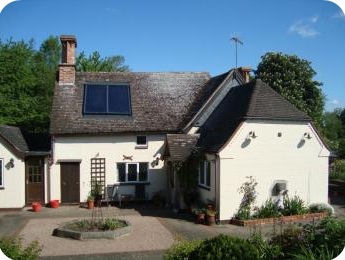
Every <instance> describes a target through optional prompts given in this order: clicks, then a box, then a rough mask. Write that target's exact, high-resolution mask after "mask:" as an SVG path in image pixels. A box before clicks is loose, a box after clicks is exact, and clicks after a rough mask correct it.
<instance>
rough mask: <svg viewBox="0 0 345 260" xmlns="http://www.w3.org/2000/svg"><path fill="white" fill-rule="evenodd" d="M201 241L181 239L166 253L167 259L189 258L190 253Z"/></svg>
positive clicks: (165, 257)
mask: <svg viewBox="0 0 345 260" xmlns="http://www.w3.org/2000/svg"><path fill="white" fill-rule="evenodd" d="M200 243H201V241H180V242H177V243H175V244H174V245H173V246H172V247H171V248H170V249H169V250H168V251H167V252H166V253H165V254H164V259H166V260H180V259H188V258H189V256H190V254H191V253H192V252H193V250H195V249H196V248H197V247H198V246H199V245H200Z"/></svg>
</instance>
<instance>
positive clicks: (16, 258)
mask: <svg viewBox="0 0 345 260" xmlns="http://www.w3.org/2000/svg"><path fill="white" fill-rule="evenodd" d="M0 249H1V251H2V252H3V253H4V254H5V255H6V256H7V257H9V258H10V259H13V260H24V259H25V260H26V259H29V260H33V259H38V256H39V254H40V253H41V251H42V248H41V246H40V245H39V243H38V241H33V242H31V243H30V244H29V245H28V246H27V247H25V248H23V247H22V238H20V237H19V238H18V237H1V238H0Z"/></svg>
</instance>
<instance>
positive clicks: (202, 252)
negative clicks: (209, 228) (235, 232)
mask: <svg viewBox="0 0 345 260" xmlns="http://www.w3.org/2000/svg"><path fill="white" fill-rule="evenodd" d="M189 259H253V260H254V259H260V258H259V252H258V250H257V249H256V248H255V246H254V245H253V244H251V243H250V241H248V240H244V239H240V238H237V237H229V236H226V235H219V236H217V237H214V238H210V239H206V240H204V241H203V242H202V243H201V244H200V245H199V246H197V247H196V248H195V249H194V250H193V251H192V252H191V254H190V257H189Z"/></svg>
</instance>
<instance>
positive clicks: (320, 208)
mask: <svg viewBox="0 0 345 260" xmlns="http://www.w3.org/2000/svg"><path fill="white" fill-rule="evenodd" d="M309 211H310V213H318V212H327V213H328V215H329V216H331V215H333V213H334V212H333V211H334V210H333V208H332V207H331V206H330V205H328V204H326V203H314V204H311V205H309Z"/></svg>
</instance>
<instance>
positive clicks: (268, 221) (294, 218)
mask: <svg viewBox="0 0 345 260" xmlns="http://www.w3.org/2000/svg"><path fill="white" fill-rule="evenodd" d="M327 216H328V212H318V213H309V214H303V215H293V216H281V217H276V218H259V219H249V220H239V219H235V218H233V219H231V220H230V224H233V225H237V226H256V225H264V224H273V223H277V222H281V223H290V222H295V221H301V220H313V219H314V220H315V219H317V220H319V219H323V218H325V217H327Z"/></svg>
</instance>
